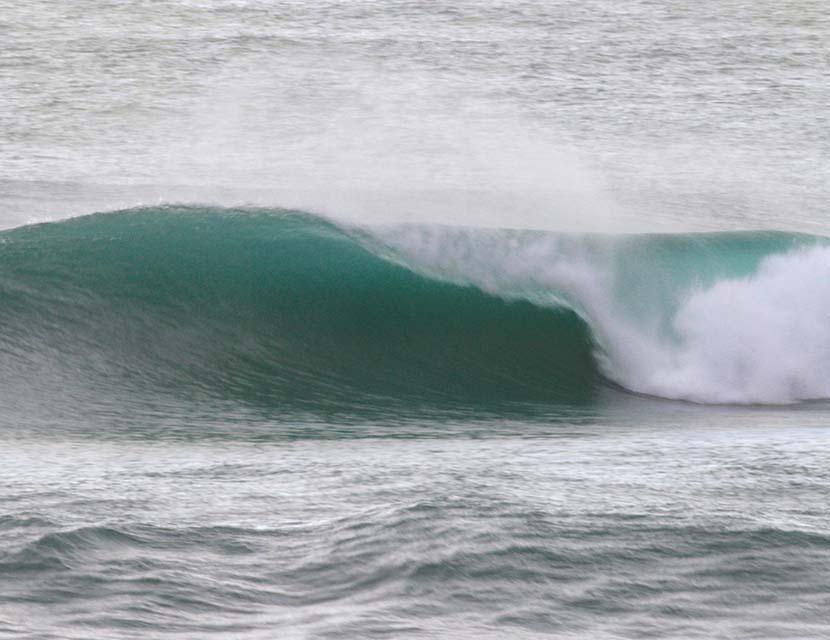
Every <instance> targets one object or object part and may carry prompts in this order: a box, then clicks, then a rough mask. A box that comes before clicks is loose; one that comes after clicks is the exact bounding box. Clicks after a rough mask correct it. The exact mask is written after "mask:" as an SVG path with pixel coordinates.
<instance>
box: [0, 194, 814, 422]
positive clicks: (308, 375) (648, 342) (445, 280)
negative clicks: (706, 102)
mask: <svg viewBox="0 0 830 640" xmlns="http://www.w3.org/2000/svg"><path fill="white" fill-rule="evenodd" d="M0 242H2V244H1V245H0V322H1V323H2V326H3V331H2V335H0V377H1V378H2V383H3V384H4V386H5V388H6V389H7V390H9V396H10V397H12V398H14V400H12V402H11V404H12V405H13V406H14V405H15V404H16V405H17V406H18V407H20V408H21V410H26V407H27V406H28V405H27V399H28V400H30V401H31V402H35V401H36V402H38V403H40V404H43V402H44V399H45V398H49V399H50V400H48V402H47V403H52V404H53V405H54V406H55V407H61V411H64V412H65V411H69V410H70V409H68V408H67V407H70V406H72V405H73V403H74V404H76V405H77V404H79V403H78V401H80V405H83V406H85V407H86V408H87V410H88V408H89V406H90V405H91V404H95V403H96V402H100V398H101V397H102V395H103V396H106V397H107V398H110V399H112V398H113V397H118V398H119V399H120V400H121V401H123V402H127V403H129V402H135V403H137V402H140V399H141V398H149V397H152V398H154V402H155V403H156V404H157V405H158V407H157V408H158V411H164V407H165V403H172V402H175V401H178V400H180V399H181V398H185V397H188V398H197V399H198V398H211V399H213V400H218V401H220V402H224V401H229V402H234V401H239V400H242V401H244V402H245V403H247V404H249V405H258V406H264V407H269V408H275V407H284V408H297V409H311V410H314V411H315V412H321V411H323V412H324V411H327V410H334V409H336V408H337V407H341V406H344V405H348V404H351V405H355V406H359V405H364V406H365V405H367V404H370V403H371V402H373V401H377V400H380V399H393V400H405V401H406V402H409V403H412V402H414V403H416V404H417V403H423V404H424V405H434V404H435V403H441V402H445V403H462V404H465V405H468V406H469V405H473V406H481V407H484V406H493V405H497V404H499V403H505V402H507V403H510V402H523V403H527V402H531V403H538V402H541V403H559V404H577V405H579V404H583V405H584V404H586V403H590V402H591V401H592V399H593V398H594V397H595V396H596V394H597V393H598V392H599V391H600V390H603V389H606V388H608V387H616V388H620V387H621V388H624V389H628V390H631V391H635V392H639V393H645V394H651V395H657V396H664V397H668V398H679V399H687V400H693V401H698V402H724V403H732V402H736V403H744V402H752V403H788V402H795V401H799V400H805V399H813V398H826V397H830V329H828V325H827V323H826V319H827V317H828V313H830V285H828V284H826V283H828V282H830V248H828V247H827V246H826V245H825V242H824V240H823V239H821V238H816V237H811V236H802V235H794V234H782V233H769V232H767V233H731V234H706V235H699V234H698V235H644V236H604V235H574V234H556V233H547V232H530V231H510V230H471V229H458V228H444V227H438V226H424V225H421V226H414V225H409V226H397V227H394V228H392V227H386V228H375V229H371V230H367V229H355V228H350V227H345V226H339V225H337V224H335V223H333V222H331V221H328V220H325V219H322V218H319V217H315V216H312V215H309V214H304V213H299V212H291V211H285V210H226V209H213V208H197V207H162V208H144V209H135V210H130V211H123V212H115V213H109V214H97V215H92V216H87V217H82V218H75V219H72V220H69V221H66V222H61V223H51V224H44V225H34V226H30V227H23V228H19V229H15V230H11V231H7V232H4V233H3V234H2V235H0Z"/></svg>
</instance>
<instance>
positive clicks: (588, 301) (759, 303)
mask: <svg viewBox="0 0 830 640" xmlns="http://www.w3.org/2000/svg"><path fill="white" fill-rule="evenodd" d="M384 241H385V242H387V243H388V244H390V245H391V246H393V247H394V248H395V250H396V252H397V253H398V255H402V256H404V259H405V260H406V262H407V264H409V265H410V266H412V265H415V267H416V268H418V269H423V270H425V271H426V272H428V273H429V275H431V276H434V277H440V278H445V279H449V280H451V281H455V282H458V283H464V284H471V285H474V286H477V287H479V288H481V289H483V290H485V291H488V292H490V293H492V294H494V295H499V296H502V297H505V298H508V299H517V298H518V299H526V300H530V301H531V302H534V303H536V304H540V305H551V306H556V305H565V306H568V307H571V308H573V309H574V310H576V311H577V312H578V313H579V314H580V315H581V316H582V317H583V318H584V319H585V320H586V322H587V323H588V324H589V325H590V328H591V330H592V332H593V335H594V337H595V339H596V342H597V358H598V361H599V363H600V366H601V367H602V369H603V370H604V372H605V373H606V375H607V376H608V377H609V378H611V379H613V380H615V381H616V382H618V383H620V384H621V385H623V386H624V387H626V388H628V389H631V390H633V391H637V392H640V393H645V394H651V395H656V396H661V397H666V398H673V399H683V400H690V401H694V402H701V403H737V404H750V403H758V404H786V403H792V402H798V401H801V400H809V399H818V398H830V248H827V247H824V246H812V247H809V248H802V249H799V250H795V251H790V252H787V253H781V254H774V255H770V256H767V257H766V258H763V259H762V260H761V261H760V262H759V265H758V268H757V270H756V271H755V272H754V273H753V274H752V275H750V276H747V277H741V278H734V277H728V276H724V277H723V278H721V279H716V280H715V281H714V283H712V284H710V285H708V286H706V287H701V286H694V285H690V284H688V283H689V282H694V279H693V278H688V277H687V278H682V279H680V280H679V281H678V285H677V286H678V287H686V288H687V290H685V291H683V290H679V291H676V292H675V295H674V297H673V301H669V302H667V301H660V304H656V298H654V297H652V298H651V299H649V298H648V296H655V295H656V294H655V293H654V290H653V289H654V288H653V287H649V283H644V285H643V286H642V287H640V288H638V290H637V291H625V290H622V289H621V288H620V286H621V285H620V283H621V281H622V277H621V276H622V275H623V274H621V273H619V271H618V270H619V269H620V266H619V264H620V263H619V261H616V260H615V259H614V255H615V253H616V252H618V251H624V250H626V249H625V245H624V244H621V243H619V242H617V241H614V240H613V239H610V238H609V239H606V240H604V241H598V240H597V239H596V238H594V239H593V240H592V239H591V237H590V236H567V235H564V236H563V235H558V234H537V235H532V234H531V235H522V234H514V235H512V236H506V235H504V234H503V233H495V232H494V233H491V234H487V233H480V232H466V231H463V230H448V229H440V228H434V227H424V226H418V227H411V228H405V229H400V228H397V229H394V230H393V231H391V232H388V233H386V234H384ZM725 259H729V256H725ZM661 275H662V274H659V273H654V277H655V279H656V278H658V277H661ZM684 282H685V284H683V283H684ZM643 309H648V310H649V311H648V312H647V313H642V312H641V311H642V310H643ZM638 311H640V312H639V313H638Z"/></svg>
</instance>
